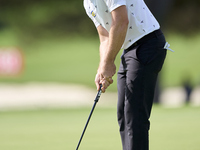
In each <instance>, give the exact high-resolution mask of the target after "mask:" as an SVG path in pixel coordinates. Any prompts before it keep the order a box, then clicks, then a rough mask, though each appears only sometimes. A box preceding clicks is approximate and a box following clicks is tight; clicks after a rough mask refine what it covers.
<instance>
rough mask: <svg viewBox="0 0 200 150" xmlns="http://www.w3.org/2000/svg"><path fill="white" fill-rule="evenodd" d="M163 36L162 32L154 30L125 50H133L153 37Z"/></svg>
mask: <svg viewBox="0 0 200 150" xmlns="http://www.w3.org/2000/svg"><path fill="white" fill-rule="evenodd" d="M161 34H163V33H162V31H161V30H160V29H158V30H155V31H153V32H151V33H149V34H147V35H145V36H144V37H142V38H141V39H139V40H138V41H137V42H135V43H133V44H132V45H131V46H130V47H129V48H127V49H126V50H131V49H133V48H134V47H135V46H137V45H140V44H142V43H144V42H146V41H148V40H150V39H152V38H154V37H158V36H159V35H161Z"/></svg>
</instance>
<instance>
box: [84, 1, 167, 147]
mask: <svg viewBox="0 0 200 150" xmlns="http://www.w3.org/2000/svg"><path fill="white" fill-rule="evenodd" d="M84 7H85V10H86V12H87V14H88V16H89V17H90V18H91V19H92V21H93V22H94V24H95V26H96V28H97V31H98V34H99V39H100V48H99V49H100V63H99V67H98V70H97V74H96V78H95V83H96V86H97V89H99V88H100V86H99V85H100V84H102V86H103V87H102V92H105V90H106V88H107V87H108V86H109V85H110V84H112V83H113V80H112V77H113V75H114V74H115V72H116V66H115V63H114V62H115V58H116V55H117V54H118V53H119V51H120V49H124V51H123V54H122V56H121V64H120V68H119V72H118V106H117V115H118V123H119V128H120V134H121V140H122V145H123V150H148V149H149V142H148V141H149V138H148V137H149V135H148V131H149V127H150V122H149V117H150V113H151V108H152V103H153V97H154V89H155V84H156V79H157V75H158V73H159V71H160V70H161V68H162V65H163V63H164V60H165V56H166V48H165V43H166V41H165V37H164V35H163V33H162V31H161V30H160V25H159V23H158V22H157V20H156V19H155V17H154V16H153V15H152V13H151V12H150V11H149V9H148V8H147V6H146V4H145V3H144V1H143V0H84Z"/></svg>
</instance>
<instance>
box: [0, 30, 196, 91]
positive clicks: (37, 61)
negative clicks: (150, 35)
mask: <svg viewBox="0 0 200 150" xmlns="http://www.w3.org/2000/svg"><path fill="white" fill-rule="evenodd" d="M166 39H167V41H168V42H169V43H170V44H171V48H172V49H173V50H175V52H174V53H173V52H170V51H168V55H167V58H166V61H165V64H164V67H163V71H162V74H161V83H162V85H163V86H165V87H166V86H180V85H181V84H182V81H183V78H184V77H185V76H186V77H189V78H190V79H191V81H192V83H193V84H195V85H197V84H198V83H199V82H200V70H199V69H197V68H196V67H197V65H198V64H200V59H199V57H200V53H199V49H200V46H199V44H198V41H200V34H196V35H194V36H192V37H190V38H188V37H184V36H182V35H178V34H173V33H171V34H167V36H166ZM0 46H5V47H9V46H17V47H20V48H21V49H22V50H23V52H24V56H25V70H24V72H23V74H22V75H21V76H20V77H17V78H1V79H0V82H30V81H39V82H54V81H55V82H62V83H77V84H85V85H88V86H90V87H94V88H95V85H94V77H95V74H96V70H97V67H98V63H99V52H98V47H99V40H98V36H96V37H91V36H83V35H75V36H71V37H69V36H66V37H60V38H58V37H52V36H51V37H46V38H40V39H38V40H32V39H31V37H27V38H26V39H23V40H22V39H20V37H19V36H18V34H17V33H15V32H14V31H10V32H8V31H7V32H2V34H1V35H0ZM120 55H121V52H120V54H119V55H118V56H117V59H116V65H117V68H118V67H119V63H120ZM109 89H110V90H112V91H113V90H116V75H115V76H114V85H113V86H111V87H110V88H109Z"/></svg>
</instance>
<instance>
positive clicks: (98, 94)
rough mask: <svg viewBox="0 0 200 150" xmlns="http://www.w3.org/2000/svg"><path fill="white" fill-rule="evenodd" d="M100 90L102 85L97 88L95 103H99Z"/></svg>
mask: <svg viewBox="0 0 200 150" xmlns="http://www.w3.org/2000/svg"><path fill="white" fill-rule="evenodd" d="M101 88H102V84H100V88H99V91H98V93H97V96H96V98H95V100H94V101H95V102H98V101H99V98H100V96H101Z"/></svg>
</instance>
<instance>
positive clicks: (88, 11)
mask: <svg viewBox="0 0 200 150" xmlns="http://www.w3.org/2000/svg"><path fill="white" fill-rule="evenodd" d="M84 8H85V11H86V14H87V15H88V16H89V18H90V19H91V20H92V21H93V23H94V25H95V26H96V28H97V27H98V26H99V25H100V23H99V22H98V21H97V20H96V19H95V17H94V16H93V15H92V14H93V13H92V12H90V10H89V6H88V5H87V3H86V1H84Z"/></svg>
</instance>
